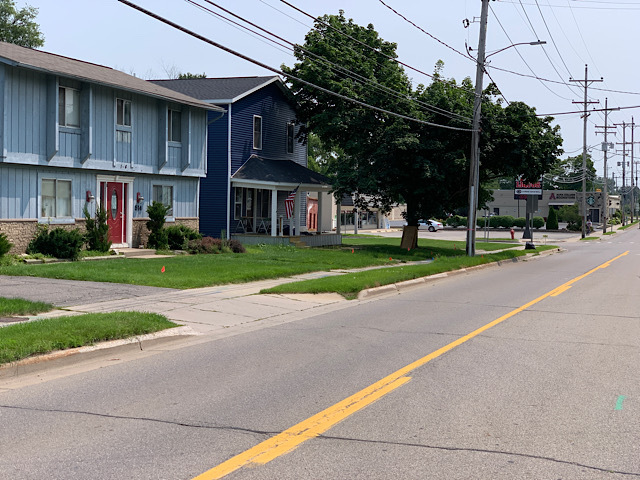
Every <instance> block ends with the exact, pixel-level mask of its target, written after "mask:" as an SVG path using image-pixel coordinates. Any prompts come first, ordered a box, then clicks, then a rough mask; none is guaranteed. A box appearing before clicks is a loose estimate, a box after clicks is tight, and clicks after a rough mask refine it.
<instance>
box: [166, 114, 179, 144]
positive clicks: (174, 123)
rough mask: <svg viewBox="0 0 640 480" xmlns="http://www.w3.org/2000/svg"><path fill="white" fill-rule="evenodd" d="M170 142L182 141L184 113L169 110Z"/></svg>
mask: <svg viewBox="0 0 640 480" xmlns="http://www.w3.org/2000/svg"><path fill="white" fill-rule="evenodd" d="M168 115H169V118H168V123H169V137H168V138H169V141H170V142H181V141H182V113H181V112H179V111H177V110H171V109H170V110H169V114H168Z"/></svg>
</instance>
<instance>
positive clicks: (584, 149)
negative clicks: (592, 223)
mask: <svg viewBox="0 0 640 480" xmlns="http://www.w3.org/2000/svg"><path fill="white" fill-rule="evenodd" d="M569 81H570V82H578V83H580V84H581V86H583V87H584V100H583V101H582V102H572V103H582V104H583V105H584V113H583V119H584V126H583V133H582V238H584V237H586V228H587V118H588V114H587V105H589V104H591V103H600V102H597V101H595V102H590V101H589V99H588V97H587V90H588V88H589V85H591V84H592V83H594V82H602V81H603V79H602V77H600V80H589V66H588V65H585V66H584V80H574V79H572V78H570V79H569Z"/></svg>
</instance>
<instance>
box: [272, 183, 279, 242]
mask: <svg viewBox="0 0 640 480" xmlns="http://www.w3.org/2000/svg"><path fill="white" fill-rule="evenodd" d="M278 233H279V232H278V189H277V188H274V189H272V190H271V236H272V237H275V236H276V235H278Z"/></svg>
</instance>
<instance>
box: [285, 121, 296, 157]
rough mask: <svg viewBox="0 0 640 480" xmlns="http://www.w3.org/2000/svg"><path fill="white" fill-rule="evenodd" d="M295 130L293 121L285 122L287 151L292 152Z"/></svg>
mask: <svg viewBox="0 0 640 480" xmlns="http://www.w3.org/2000/svg"><path fill="white" fill-rule="evenodd" d="M295 131H296V129H295V124H294V123H293V122H289V123H287V153H293V141H294V137H295Z"/></svg>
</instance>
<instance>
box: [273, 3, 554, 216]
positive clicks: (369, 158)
mask: <svg viewBox="0 0 640 480" xmlns="http://www.w3.org/2000/svg"><path fill="white" fill-rule="evenodd" d="M295 55H296V58H297V63H295V65H294V66H293V67H287V66H283V67H282V69H283V71H284V72H285V74H286V75H287V76H288V77H287V78H286V80H287V82H288V83H289V84H290V85H291V89H292V91H293V93H294V94H295V95H296V98H297V101H298V106H299V108H298V120H299V121H301V122H303V124H305V125H306V127H305V128H306V129H303V131H302V134H301V139H302V140H306V139H307V138H308V136H309V132H313V133H314V134H315V135H317V136H318V138H319V139H320V141H321V142H322V144H323V145H324V147H325V148H326V149H328V150H330V151H338V150H339V151H340V152H341V154H340V161H335V162H328V163H327V165H326V166H327V173H328V175H329V177H330V178H331V179H332V181H333V187H334V189H335V192H334V193H335V195H336V197H338V198H340V197H341V196H342V195H343V194H355V195H354V197H355V198H354V200H355V202H356V203H359V205H358V206H360V207H361V208H367V206H375V207H378V208H382V209H383V210H384V209H387V208H389V207H390V206H391V205H392V204H393V203H396V202H405V203H406V205H407V221H408V224H409V225H417V221H418V219H420V218H428V217H430V216H436V215H441V214H443V213H445V212H453V211H454V210H456V209H458V208H460V207H464V206H465V205H467V203H468V201H467V199H468V193H467V192H468V178H469V160H468V159H469V152H470V148H471V131H470V130H471V117H472V111H473V101H474V88H473V84H472V82H471V80H470V79H468V78H466V79H464V80H462V82H460V83H458V82H456V81H455V80H454V79H445V78H443V76H442V71H443V64H442V62H438V64H437V65H436V69H435V72H434V75H433V81H432V82H431V83H430V84H429V85H428V86H426V87H425V86H424V85H419V86H417V87H416V88H415V89H414V88H413V87H412V83H411V81H410V80H409V78H408V77H407V75H406V73H405V71H404V70H403V68H402V67H401V66H400V64H398V63H397V62H396V60H395V59H396V44H395V43H391V42H387V41H385V40H383V39H381V38H380V37H379V35H378V33H377V32H376V31H375V29H374V27H373V25H368V26H366V27H362V26H359V25H357V24H355V23H354V22H353V21H352V20H351V19H348V20H347V19H346V18H345V16H344V13H343V12H342V11H340V12H339V14H338V15H324V16H323V17H320V18H319V19H317V20H316V22H315V26H314V28H313V29H312V30H311V31H310V32H309V33H308V34H307V36H306V37H305V43H304V45H303V46H302V47H297V48H296V49H295ZM297 79H301V80H303V82H301V81H298V80H297ZM306 82H309V83H312V84H315V85H318V86H320V87H322V88H324V89H326V90H329V91H331V92H335V93H337V94H339V95H342V96H346V97H349V98H353V99H356V100H358V101H359V102H362V103H365V104H368V105H374V106H375V107H378V108H379V109H382V110H386V111H387V112H385V111H380V110H374V109H370V108H367V107H365V106H363V105H359V104H354V103H353V102H351V101H349V100H347V99H344V98H339V97H336V96H334V95H332V94H330V93H328V92H326V91H323V90H319V89H317V88H314V87H312V86H310V85H308V83H306ZM498 93H499V92H498V91H497V89H496V88H495V86H493V85H490V86H489V87H488V88H487V89H486V90H485V94H484V95H483V107H482V108H483V110H482V114H483V117H482V124H481V129H482V134H481V143H480V148H481V158H480V159H481V168H480V172H481V173H480V180H481V183H483V182H487V181H489V180H491V179H495V178H500V177H504V176H514V177H515V176H520V175H524V176H525V177H526V178H527V179H537V178H539V177H540V176H541V175H542V174H543V173H544V172H545V171H546V170H547V169H548V168H549V166H550V165H551V164H552V163H553V162H554V161H555V160H556V159H557V156H558V155H559V154H560V153H561V150H560V145H561V143H562V140H561V138H560V136H559V133H558V127H552V126H551V120H552V119H551V118H550V117H546V118H539V117H537V116H536V114H535V109H533V108H531V107H529V106H527V105H526V104H524V103H522V102H513V103H511V104H509V105H507V106H506V107H504V106H503V105H502V104H501V103H500V101H499V100H498V99H497V98H498V97H497V94H498ZM388 112H395V113H399V114H401V115H404V116H406V117H410V118H412V119H416V120H418V121H412V120H410V119H407V118H399V117H397V116H394V115H392V114H391V113H388ZM427 122H428V123H427ZM433 124H437V125H440V126H433ZM445 127H449V128H445ZM365 195H366V201H365V199H364V198H363V196H365ZM489 197H490V192H489V190H487V189H481V191H480V192H479V198H480V205H482V203H483V202H484V201H486V200H487V199H488V198H489Z"/></svg>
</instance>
